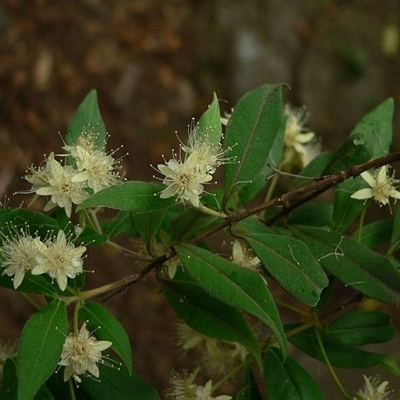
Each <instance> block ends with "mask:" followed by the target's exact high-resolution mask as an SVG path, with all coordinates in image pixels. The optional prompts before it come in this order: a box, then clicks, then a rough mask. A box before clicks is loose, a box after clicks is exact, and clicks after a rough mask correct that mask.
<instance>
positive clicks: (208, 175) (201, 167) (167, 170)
mask: <svg viewBox="0 0 400 400" xmlns="http://www.w3.org/2000/svg"><path fill="white" fill-rule="evenodd" d="M180 149H181V151H180V154H179V156H178V155H177V154H176V153H173V154H172V158H171V159H170V160H168V161H167V160H165V164H158V165H157V169H158V171H159V172H161V174H163V175H164V176H165V178H163V184H164V185H165V186H167V187H166V188H165V189H164V190H163V191H162V192H161V194H160V197H161V198H162V199H166V198H169V197H173V196H176V197H177V199H179V200H182V201H188V202H189V203H191V204H192V205H193V206H194V207H199V206H200V196H201V194H202V193H203V192H204V184H205V183H209V182H210V181H211V180H212V179H213V174H214V173H215V171H216V170H217V168H218V167H219V166H221V165H222V164H224V163H226V162H228V161H231V160H230V159H229V158H227V157H225V154H226V153H227V152H228V151H230V149H227V150H223V149H222V145H221V143H213V142H212V141H211V140H210V138H209V137H208V135H201V133H200V132H199V131H198V130H197V127H194V128H193V129H192V130H191V132H190V133H189V141H188V144H187V145H184V144H181V146H180ZM182 152H183V153H184V156H182Z"/></svg>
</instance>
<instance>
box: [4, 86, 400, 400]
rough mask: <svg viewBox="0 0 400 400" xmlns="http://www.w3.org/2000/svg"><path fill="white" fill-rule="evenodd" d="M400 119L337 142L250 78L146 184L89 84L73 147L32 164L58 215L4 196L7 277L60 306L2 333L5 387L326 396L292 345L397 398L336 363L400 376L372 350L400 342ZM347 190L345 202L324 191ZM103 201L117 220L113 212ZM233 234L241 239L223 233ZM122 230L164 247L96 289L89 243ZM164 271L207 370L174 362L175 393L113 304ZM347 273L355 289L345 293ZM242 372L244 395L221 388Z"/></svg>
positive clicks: (280, 399) (111, 394)
mask: <svg viewBox="0 0 400 400" xmlns="http://www.w3.org/2000/svg"><path fill="white" fill-rule="evenodd" d="M392 116H393V101H392V100H391V99H389V100H387V101H385V102H384V103H382V104H381V105H379V106H378V107H377V108H375V109H374V110H373V111H372V112H370V113H369V114H367V115H366V116H365V117H364V118H363V119H362V120H361V121H360V122H359V123H358V124H357V125H356V127H355V128H354V129H353V130H352V132H350V134H349V137H348V139H347V140H346V141H345V143H344V144H343V145H342V146H341V147H340V148H339V149H338V150H337V151H334V152H332V151H331V152H324V153H321V152H320V148H321V145H320V141H319V139H318V137H317V135H316V134H315V133H314V132H309V131H308V130H307V129H306V127H305V123H306V121H305V117H304V113H303V112H302V111H298V110H294V109H292V108H290V107H288V106H284V105H283V102H282V87H281V85H264V86H261V87H260V88H257V89H255V90H252V91H251V92H249V93H247V94H246V95H245V96H244V97H243V98H242V99H240V100H239V102H238V103H237V104H236V105H235V106H234V107H233V109H232V113H231V114H230V115H228V116H224V117H223V118H221V115H220V109H219V102H218V99H217V98H216V97H214V100H213V101H212V103H211V105H210V106H209V108H208V109H207V110H206V111H205V113H204V114H203V115H202V117H201V118H200V119H199V121H198V122H197V123H193V124H192V125H191V128H190V131H189V137H188V140H187V143H186V141H182V142H180V147H179V151H178V152H174V151H173V152H172V158H171V159H169V160H167V159H164V163H160V164H158V166H157V168H155V170H156V174H155V180H156V182H151V183H147V182H139V181H130V180H125V178H124V177H123V173H122V172H121V171H120V165H119V160H118V159H115V158H114V155H115V152H114V151H111V152H110V151H107V149H106V141H107V135H106V129H105V126H104V123H103V121H102V119H101V116H100V112H99V109H98V105H97V96H96V92H95V91H92V92H90V93H89V94H88V96H87V97H86V98H85V100H84V101H83V103H82V104H81V105H80V107H79V109H78V111H77V113H76V115H75V117H74V119H73V121H72V122H71V124H70V126H69V128H68V131H67V134H66V136H65V143H64V146H61V147H62V149H63V150H64V153H61V152H57V151H56V150H54V152H52V153H51V154H50V155H49V156H48V157H47V158H46V160H44V162H43V164H42V165H41V166H39V167H35V166H32V167H30V168H28V172H27V174H26V175H25V177H24V178H25V180H26V181H28V182H29V183H30V184H31V189H30V190H28V191H27V192H25V193H31V194H34V197H33V200H32V201H34V200H36V199H37V197H39V196H44V197H45V198H46V201H47V203H46V205H45V207H44V210H43V212H44V213H46V214H44V213H40V212H35V211H32V210H30V209H29V208H27V209H25V208H12V207H4V208H2V209H1V210H0V257H1V258H0V262H1V268H2V273H1V277H0V285H1V286H2V287H4V288H8V289H10V290H15V291H17V292H20V293H21V294H23V295H24V296H26V297H27V298H29V296H30V294H35V295H38V294H40V295H42V296H43V300H44V302H45V304H46V305H45V306H44V307H42V308H39V309H38V310H37V312H36V313H35V314H34V315H33V316H32V317H31V319H30V320H29V321H28V322H27V323H26V325H25V327H24V329H23V331H22V334H21V338H20V341H19V344H18V345H16V344H12V345H11V344H6V343H5V342H4V343H2V344H1V346H0V366H1V371H2V380H1V389H0V397H1V398H2V399H3V398H4V399H18V400H31V399H39V398H40V399H53V398H54V399H84V400H86V399H95V400H102V399H104V400H109V399H112V398H114V399H118V400H124V399H135V400H157V399H160V398H165V399H175V400H212V399H215V400H229V399H233V398H235V399H237V400H258V399H265V398H268V399H271V400H288V399H290V400H293V399H294V400H296V399H299V400H300V399H313V400H319V399H323V398H324V397H323V393H322V390H321V388H320V387H319V386H318V385H317V383H316V382H315V380H314V378H313V377H312V371H306V370H305V369H304V367H302V366H301V365H300V364H299V363H298V362H297V361H296V359H295V357H294V356H293V355H291V352H290V350H289V343H290V344H291V345H292V346H294V347H296V348H297V349H298V350H300V351H302V352H304V353H305V354H306V355H308V356H309V357H312V358H315V359H317V360H319V361H320V362H321V363H323V364H325V365H326V371H327V373H329V374H331V375H332V379H333V382H335V383H336V384H337V385H338V387H339V389H340V391H341V392H342V394H343V398H346V399H352V398H354V399H370V400H371V399H388V398H390V396H391V394H390V390H389V389H388V383H387V382H380V380H379V379H378V378H373V377H371V378H369V377H368V378H367V377H366V376H364V383H365V386H364V388H359V390H358V391H357V392H354V388H353V389H351V390H350V391H349V389H347V388H345V387H344V386H343V385H342V383H341V382H340V380H339V379H338V377H337V375H336V373H335V368H336V367H340V368H353V369H361V368H366V367H371V366H381V367H382V368H385V369H387V370H389V371H391V372H392V373H393V374H394V375H399V374H400V369H399V367H398V365H397V363H396V360H395V359H394V358H393V357H391V356H390V355H386V354H381V353H376V352H373V351H371V350H367V349H364V348H363V346H365V345H368V344H371V343H383V342H387V341H389V340H390V339H392V338H393V336H394V334H395V328H394V326H393V324H392V321H391V315H390V313H388V312H387V311H382V310H381V309H380V307H379V305H380V304H381V303H386V304H398V303H399V301H400V271H399V265H400V264H399V262H398V261H397V259H396V253H397V250H398V249H399V247H400V211H398V209H397V208H396V207H395V204H396V200H397V199H399V198H400V192H398V191H397V190H396V187H397V184H398V182H399V181H397V180H396V179H395V178H394V169H393V167H392V169H390V167H389V165H391V164H393V163H394V162H395V161H397V160H400V151H396V152H393V153H390V152H389V151H390V144H391V140H392V131H391V120H392ZM218 170H223V173H222V174H223V182H221V183H220V184H218V185H216V182H215V178H214V176H215V174H216V172H217V171H218ZM281 180H284V181H285V186H286V187H288V185H289V184H290V185H291V186H289V189H287V190H284V189H282V185H280V184H279V183H280V181H281ZM288 182H289V183H288ZM331 188H334V190H333V191H332V192H333V193H332V194H333V196H332V200H331V201H328V202H325V203H324V202H322V201H315V199H316V198H317V197H318V196H319V195H320V194H321V193H323V192H325V191H327V190H328V189H331ZM371 200H373V201H371ZM370 202H371V203H372V204H371V207H376V204H375V203H378V206H387V207H385V208H382V210H383V211H385V213H386V216H385V218H384V219H382V220H379V219H376V220H371V221H367V220H368V218H366V209H367V205H368V204H369V203H370ZM101 208H110V209H114V210H117V211H116V216H115V217H114V218H111V219H107V220H101V219H99V218H98V216H99V215H100V214H99V213H98V210H99V209H101ZM217 232H219V233H220V235H218V238H221V237H222V238H223V239H222V240H223V241H224V242H226V243H230V244H231V245H230V246H226V245H222V243H218V241H217V240H216V239H215V236H213V235H214V234H215V233H217ZM117 234H118V235H126V236H129V237H135V238H138V239H140V240H142V241H143V243H144V244H145V248H146V249H147V252H148V253H147V254H146V255H145V256H146V257H147V259H149V260H150V261H149V262H148V264H147V265H146V266H145V267H144V268H143V269H142V270H141V271H140V272H139V273H134V274H132V275H129V276H126V277H124V278H123V279H121V280H118V281H116V282H110V283H108V284H106V285H104V286H100V287H97V288H94V289H90V290H88V289H86V279H85V278H86V277H85V275H86V274H87V272H88V271H89V268H88V265H90V258H87V259H86V258H85V256H84V253H85V251H86V249H87V247H89V246H93V245H105V246H107V245H113V243H114V240H115V237H116V235H117ZM377 248H379V249H380V251H379V252H378V251H376V249H377ZM128 250H129V249H128ZM127 254H131V256H132V257H135V254H136V253H134V252H127ZM142 256H143V255H142ZM146 257H145V258H146ZM151 273H154V274H156V276H157V280H158V283H159V286H160V289H161V290H162V292H163V294H164V295H165V299H166V301H167V302H168V303H169V304H170V306H171V307H172V308H173V310H174V311H175V313H176V315H177V317H178V318H179V322H177V323H176V333H177V343H178V344H179V345H180V346H181V347H182V350H183V351H184V352H188V353H189V352H194V353H193V354H196V353H195V352H196V350H197V351H198V352H197V354H200V356H199V357H198V360H197V362H196V363H194V364H193V369H192V370H190V371H175V370H174V371H171V381H170V387H169V388H168V389H167V391H166V392H165V393H159V392H158V391H157V389H156V388H153V387H152V386H151V385H149V384H147V383H146V382H144V381H142V380H141V379H140V377H138V376H137V375H135V373H134V367H133V363H132V351H131V347H130V340H129V337H128V335H127V333H126V332H125V330H124V328H123V326H122V325H121V323H120V322H119V321H118V320H117V319H116V318H115V317H114V316H113V315H112V314H111V313H110V312H109V311H108V310H107V308H106V307H105V306H104V305H103V304H102V302H101V300H100V298H101V295H104V294H109V295H113V294H115V293H118V292H121V291H124V290H133V291H134V290H135V288H134V287H132V285H134V284H135V283H137V282H139V281H140V280H142V279H143V278H145V277H146V275H148V274H151ZM87 278H88V280H90V276H88V277H87ZM271 283H274V287H277V285H279V286H280V287H281V288H282V289H284V290H271V289H270V286H271V285H270V284H271ZM127 286H130V287H129V288H128V289H127ZM344 286H346V287H349V288H352V291H349V290H347V291H346V292H345V293H346V296H347V297H346V298H344V299H343V300H338V299H339V298H343V296H342V297H338V296H336V294H337V293H339V292H340V291H341V289H342V288H343V287H344ZM366 299H369V301H370V299H373V300H374V301H375V303H376V305H375V307H374V308H373V309H369V308H368V307H366V306H365V303H366V301H365V300H366ZM388 309H390V308H388ZM288 316H290V319H289V318H288ZM289 320H290V321H291V322H290V323H289V322H288V321H289ZM59 372H60V373H59ZM231 379H236V380H237V382H239V384H240V387H239V391H238V392H237V393H224V391H222V392H221V388H220V386H221V385H222V384H223V383H225V382H226V381H229V380H231ZM362 384H363V383H362V374H361V373H360V387H361V385H362Z"/></svg>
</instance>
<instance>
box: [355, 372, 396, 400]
mask: <svg viewBox="0 0 400 400" xmlns="http://www.w3.org/2000/svg"><path fill="white" fill-rule="evenodd" d="M363 376H364V382H365V385H364V388H363V389H360V390H359V391H358V392H357V393H356V396H355V397H353V400H389V399H390V397H391V396H390V391H389V390H388V382H387V381H385V382H381V381H380V380H379V378H378V377H376V376H375V377H373V378H371V377H367V376H365V375H363Z"/></svg>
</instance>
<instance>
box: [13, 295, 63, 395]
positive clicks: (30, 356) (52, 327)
mask: <svg viewBox="0 0 400 400" xmlns="http://www.w3.org/2000/svg"><path fill="white" fill-rule="evenodd" d="M67 327H68V324H67V310H66V306H65V303H64V302H63V301H60V300H54V301H52V302H51V303H50V304H49V305H47V306H46V307H45V308H43V309H42V310H40V311H39V312H37V313H36V314H35V315H34V316H33V317H32V318H31V319H30V320H29V321H28V322H27V323H26V325H25V327H24V329H23V331H22V336H21V342H20V346H19V349H18V355H17V364H18V400H31V399H33V397H34V396H35V394H36V393H37V391H38V390H39V389H40V387H41V386H42V385H43V384H44V383H45V382H46V380H47V379H48V378H49V377H50V375H51V374H52V373H53V372H54V371H55V369H56V367H57V364H58V361H59V359H60V355H61V350H62V347H63V344H64V341H65V337H66V335H67Z"/></svg>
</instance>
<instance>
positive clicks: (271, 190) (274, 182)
mask: <svg viewBox="0 0 400 400" xmlns="http://www.w3.org/2000/svg"><path fill="white" fill-rule="evenodd" d="M278 179H279V175H278V174H276V175H274V177H273V178H272V180H271V184H270V185H269V188H268V192H267V195H266V196H265V200H264V203H266V202H267V201H270V200H271V198H272V194H273V193H274V190H275V188H276V185H277V183H278Z"/></svg>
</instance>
